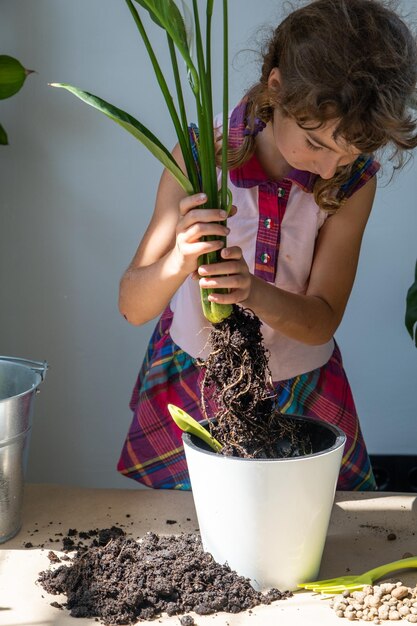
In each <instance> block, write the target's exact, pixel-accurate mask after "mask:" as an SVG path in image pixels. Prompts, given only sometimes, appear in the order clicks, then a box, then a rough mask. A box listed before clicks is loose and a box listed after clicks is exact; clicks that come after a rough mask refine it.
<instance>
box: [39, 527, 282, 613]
mask: <svg viewBox="0 0 417 626" xmlns="http://www.w3.org/2000/svg"><path fill="white" fill-rule="evenodd" d="M76 532H77V531H75V533H76ZM81 536H82V537H83V538H87V537H90V538H91V537H94V538H93V540H92V541H90V544H89V545H85V544H83V543H80V542H79V543H78V545H77V544H76V543H75V541H74V538H73V536H72V537H66V538H65V539H67V543H66V545H67V550H74V548H76V552H75V555H74V556H73V558H72V559H71V560H70V561H69V565H60V566H59V567H58V568H56V569H53V570H46V571H43V572H40V574H39V578H38V582H39V583H40V584H41V585H42V587H43V588H44V589H45V591H47V592H48V593H51V594H64V595H65V596H66V598H67V600H66V602H65V603H64V604H61V605H60V604H59V603H57V602H55V603H53V605H54V606H57V607H61V608H65V609H68V610H69V611H70V614H71V615H72V616H73V617H96V618H99V619H100V620H101V621H102V623H103V624H106V625H110V624H132V623H134V622H136V621H138V620H141V619H143V620H145V619H147V620H149V619H153V618H156V617H158V616H160V615H161V614H162V613H167V614H168V615H182V618H181V620H182V621H181V623H184V624H192V623H193V620H192V617H191V616H187V615H185V614H187V613H188V612H190V611H194V612H195V613H197V614H199V615H209V614H211V613H215V612H218V611H226V612H230V613H238V612H240V611H244V610H246V609H251V608H253V607H255V606H257V605H259V604H270V603H271V602H273V601H275V600H281V599H284V598H287V597H289V596H291V595H292V594H291V592H289V591H284V592H281V591H278V590H277V589H271V590H270V591H268V592H267V593H260V592H258V591H256V590H255V589H254V588H253V587H252V586H251V584H250V582H249V579H246V578H244V577H242V576H238V575H237V574H236V573H235V572H233V571H231V569H230V568H229V566H228V565H227V564H226V565H221V564H219V563H216V561H215V560H214V559H213V557H212V556H211V555H210V554H209V553H207V552H204V551H203V548H202V545H201V540H200V537H199V535H197V534H195V533H188V534H185V533H184V534H181V535H179V536H174V535H172V536H167V537H164V536H158V535H157V534H155V533H153V532H149V533H147V534H146V535H145V537H144V538H143V539H142V540H140V541H139V542H137V541H135V540H134V539H131V538H127V537H126V535H125V533H124V532H123V530H122V529H120V528H117V527H112V528H111V529H104V530H101V531H88V532H87V533H83V534H81V533H80V537H81ZM68 540H69V541H70V542H72V545H69V544H68ZM52 554H54V553H49V555H48V556H49V559H50V560H51V562H56V558H55V557H56V555H55V556H54V557H52ZM67 558H68V557H67Z"/></svg>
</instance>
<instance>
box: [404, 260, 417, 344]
mask: <svg viewBox="0 0 417 626" xmlns="http://www.w3.org/2000/svg"><path fill="white" fill-rule="evenodd" d="M414 278H415V280H414V283H413V284H412V285H411V287H410V289H409V290H408V292H407V301H406V305H407V306H406V312H405V325H406V328H407V330H408V332H409V334H410V337H411V339H413V340H414V343H415V345H416V347H417V263H416V269H415V275H414Z"/></svg>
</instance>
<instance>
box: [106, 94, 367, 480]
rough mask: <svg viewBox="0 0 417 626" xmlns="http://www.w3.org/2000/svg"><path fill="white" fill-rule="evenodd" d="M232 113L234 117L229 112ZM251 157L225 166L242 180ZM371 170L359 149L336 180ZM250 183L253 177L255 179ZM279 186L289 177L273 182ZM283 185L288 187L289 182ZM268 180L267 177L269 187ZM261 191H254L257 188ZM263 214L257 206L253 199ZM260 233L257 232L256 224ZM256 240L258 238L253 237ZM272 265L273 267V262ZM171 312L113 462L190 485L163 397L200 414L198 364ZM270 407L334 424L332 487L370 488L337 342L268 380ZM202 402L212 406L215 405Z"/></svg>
mask: <svg viewBox="0 0 417 626" xmlns="http://www.w3.org/2000/svg"><path fill="white" fill-rule="evenodd" d="M244 110H245V105H244V103H240V104H239V105H238V107H236V109H235V111H234V112H233V114H232V120H231V139H232V141H233V137H234V138H235V139H234V140H236V137H238V136H241V135H242V133H243V130H244V128H245V123H244ZM233 115H234V117H233ZM258 169H259V168H258V164H257V163H256V160H252V162H251V161H249V162H247V163H245V164H244V165H243V166H242V167H241V168H237V169H236V170H234V171H233V172H231V178H232V175H233V181H234V184H239V185H240V186H247V185H248V181H251V178H253V177H255V178H256V175H257V174H259V171H258ZM377 170H378V164H377V163H376V162H375V161H373V159H371V158H367V157H364V156H361V157H359V158H358V159H357V161H356V163H355V168H354V173H353V175H352V177H351V179H350V180H349V181H348V182H347V183H346V184H345V185H344V186H343V187H342V188H341V190H340V193H342V194H343V195H344V196H345V197H348V196H349V195H351V194H352V193H353V192H354V191H356V190H357V189H359V188H360V187H361V186H362V185H363V184H364V183H365V182H366V181H367V180H369V178H371V177H372V176H373V175H374V174H375V173H376V171H377ZM297 175H298V176H299V177H300V178H301V181H297V183H298V184H302V185H303V186H304V188H305V189H306V190H309V189H310V188H311V189H312V186H313V184H314V179H312V176H313V175H311V174H310V173H308V172H297ZM250 184H259V185H260V187H261V186H262V184H261V182H260V181H257V180H255V182H254V181H252V182H251V183H250ZM280 185H281V187H280V189H282V188H287V187H288V186H289V187H290V186H291V181H287V180H284V181H282V182H280ZM289 187H288V188H289ZM270 188H271V184H270V183H268V192H269V191H270ZM259 197H260V199H261V197H262V196H261V194H260V196H259ZM282 206H283V205H281V208H282ZM284 213H285V206H284V208H283V209H282V210H278V213H277V216H276V217H277V222H278V230H277V233H276V237H275V239H274V240H273V241H272V240H271V237H270V233H268V241H270V240H271V243H270V245H271V248H270V252H271V254H275V255H276V249H277V247H278V246H279V236H280V224H281V222H282V219H283V215H284ZM260 214H262V206H260ZM259 239H262V232H260V235H259ZM257 245H258V241H257ZM265 269H266V268H265V266H264V265H263V264H262V263H261V264H260V266H259V267H255V274H256V275H259V276H260V277H261V278H264V279H265V280H269V281H271V277H270V276H268V275H265ZM275 269H276V268H275ZM172 319H173V313H172V311H171V309H170V308H169V307H168V308H167V309H166V310H165V311H164V313H163V314H162V316H161V318H160V319H159V321H158V324H157V326H156V328H155V330H154V332H153V335H152V337H151V339H150V342H149V345H148V349H147V352H146V355H145V358H144V361H143V364H142V367H141V370H140V372H139V375H138V378H137V381H136V384H135V386H134V389H133V393H132V397H131V401H130V408H131V410H132V412H133V420H132V423H131V426H130V429H129V432H128V435H127V437H126V440H125V443H124V446H123V449H122V452H121V456H120V459H119V462H118V466H117V469H118V471H119V472H121V473H122V474H124V475H125V476H127V477H129V478H133V479H134V480H137V481H138V482H140V483H142V484H143V485H146V486H148V487H153V488H157V489H185V490H186V489H190V479H189V475H188V471H187V464H186V460H185V454H184V450H183V446H182V441H181V435H182V432H181V430H180V429H179V428H178V427H177V426H176V424H175V423H174V421H173V420H172V418H171V417H170V415H169V413H168V410H167V405H168V404H170V403H171V404H175V405H177V406H180V407H181V408H182V409H184V410H185V411H186V412H187V413H189V414H190V415H192V416H193V417H194V418H195V419H197V420H198V421H201V420H202V419H203V414H202V410H201V403H200V381H201V377H202V370H201V368H199V367H197V365H196V363H195V359H194V358H193V357H191V356H190V355H189V354H187V353H186V352H185V351H184V350H183V349H182V348H181V347H180V346H179V345H177V344H176V343H175V342H174V341H173V339H172V337H171V335H170V327H171V323H172ZM274 386H275V389H276V393H277V398H276V401H277V407H278V408H279V410H280V411H281V412H282V413H286V414H295V415H302V416H305V417H313V418H318V419H322V420H324V421H327V422H329V423H331V424H335V425H336V426H338V427H339V428H341V429H342V430H343V431H344V432H345V434H346V437H347V440H346V445H345V449H344V454H343V459H342V466H341V471H340V475H339V480H338V485H337V488H338V489H340V490H374V489H376V483H375V479H374V476H373V473H372V468H371V465H370V461H369V456H368V453H367V451H366V447H365V443H364V440H363V437H362V433H361V429H360V425H359V420H358V416H357V413H356V409H355V405H354V401H353V397H352V392H351V389H350V386H349V382H348V380H347V377H346V374H345V371H344V369H343V363H342V358H341V354H340V350H339V348H338V346H337V345H335V348H334V350H333V353H332V355H331V357H330V359H329V360H328V362H327V363H325V365H323V366H322V367H319V368H317V369H314V370H312V371H310V372H307V373H304V374H301V375H299V376H295V377H293V378H290V379H288V380H282V381H275V383H274ZM209 409H211V410H213V409H214V407H210V404H209Z"/></svg>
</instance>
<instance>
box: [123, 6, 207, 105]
mask: <svg viewBox="0 0 417 626" xmlns="http://www.w3.org/2000/svg"><path fill="white" fill-rule="evenodd" d="M135 1H136V2H137V3H138V4H140V6H142V7H143V8H145V9H147V11H148V12H149V14H150V16H151V18H152V19H153V21H154V22H155V23H156V24H158V26H160V27H161V28H163V29H164V30H166V32H167V33H168V35H169V36H170V37H171V39H172V40H173V42H174V43H175V45H176V46H177V48H178V50H179V52H180V54H181V56H182V57H183V59H184V61H185V62H186V64H187V67H188V69H189V70H190V72H191V75H192V87H193V90H194V92H195V93H198V90H199V78H198V74H197V70H196V69H195V66H194V63H193V61H192V58H191V54H190V50H189V48H188V40H187V31H186V28H185V24H184V19H183V17H182V15H181V12H180V10H179V9H178V7H177V5H176V4H175V2H174V1H173V0H135Z"/></svg>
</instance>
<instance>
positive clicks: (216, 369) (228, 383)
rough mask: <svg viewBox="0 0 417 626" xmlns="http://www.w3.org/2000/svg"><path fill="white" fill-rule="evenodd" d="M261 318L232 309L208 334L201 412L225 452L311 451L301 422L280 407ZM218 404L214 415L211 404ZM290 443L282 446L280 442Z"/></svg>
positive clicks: (250, 454) (255, 454) (262, 455)
mask: <svg viewBox="0 0 417 626" xmlns="http://www.w3.org/2000/svg"><path fill="white" fill-rule="evenodd" d="M261 325H262V322H261V321H260V319H259V318H258V317H257V316H256V315H255V314H254V313H253V312H252V311H250V310H249V309H243V308H242V307H239V306H234V308H233V313H232V315H230V316H229V317H228V318H227V319H225V320H223V321H222V322H220V323H219V324H214V325H213V328H212V330H211V332H210V336H209V343H210V346H211V351H210V354H209V356H208V358H207V360H206V361H204V362H201V363H200V365H202V366H203V367H204V376H203V380H202V385H201V398H202V405H203V412H204V414H205V417H206V419H208V420H209V425H210V431H211V433H212V435H213V436H214V437H215V438H216V439H218V440H219V441H220V443H222V444H223V446H224V447H223V449H222V451H221V454H225V455H229V456H238V457H247V458H278V457H282V456H295V455H300V454H307V453H309V452H311V444H310V441H309V440H308V438H307V439H306V438H305V435H302V434H301V430H300V427H299V425H298V424H295V423H293V422H289V421H288V420H287V419H286V417H285V416H284V415H282V414H281V413H280V412H279V411H278V410H277V408H276V406H275V405H276V392H275V389H274V386H273V382H272V377H271V371H270V369H269V353H268V351H267V350H266V348H265V346H264V343H263V336H262V333H261ZM209 399H210V400H211V402H210V404H213V403H214V404H215V406H216V410H215V413H214V415H208V410H207V405H208V404H209V402H208V400H209ZM284 439H285V441H286V445H285V446H278V447H277V445H276V444H277V441H279V440H284Z"/></svg>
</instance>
